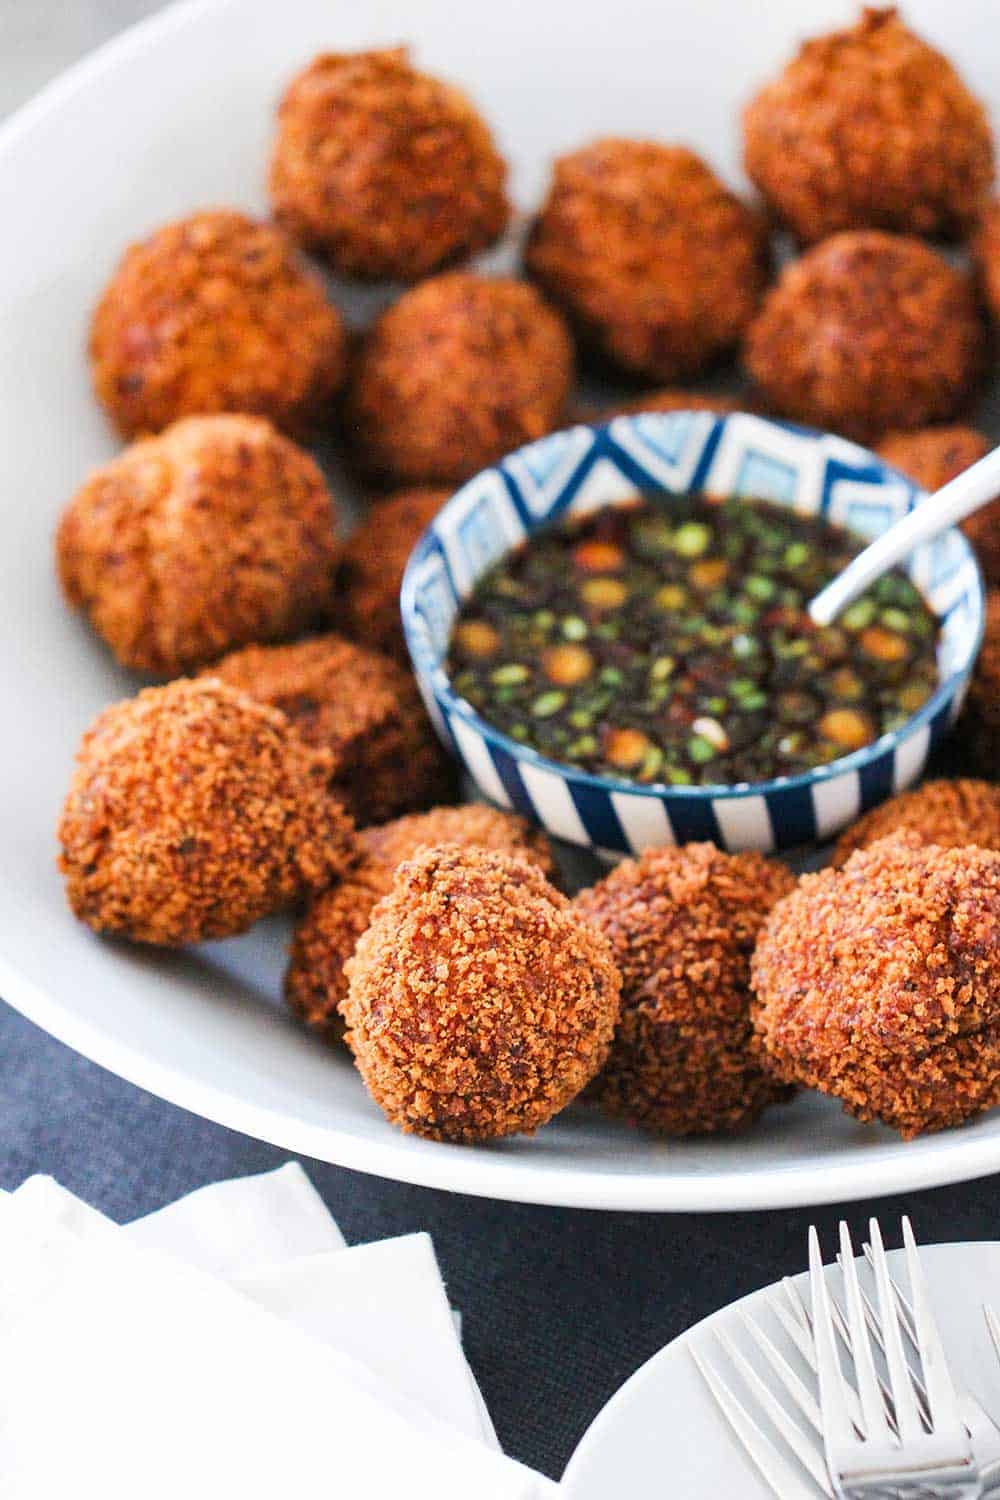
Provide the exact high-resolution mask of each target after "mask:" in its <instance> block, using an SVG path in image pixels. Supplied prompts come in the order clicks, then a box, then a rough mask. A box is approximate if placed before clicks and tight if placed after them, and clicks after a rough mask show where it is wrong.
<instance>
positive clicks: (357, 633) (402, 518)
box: [338, 489, 451, 662]
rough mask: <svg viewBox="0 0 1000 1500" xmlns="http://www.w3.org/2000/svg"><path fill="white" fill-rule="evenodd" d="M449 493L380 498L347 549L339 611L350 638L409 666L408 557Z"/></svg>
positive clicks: (425, 491) (406, 493)
mask: <svg viewBox="0 0 1000 1500" xmlns="http://www.w3.org/2000/svg"><path fill="white" fill-rule="evenodd" d="M450 495H451V490H447V489H416V490H402V491H400V492H399V493H398V494H395V495H390V496H389V498H388V499H386V500H380V501H379V502H378V504H377V505H374V506H373V507H372V510H371V512H370V514H369V515H368V516H367V517H366V518H365V520H364V521H362V523H361V525H360V526H359V527H358V529H357V531H356V532H355V533H354V535H353V536H352V537H351V539H350V541H349V542H348V543H347V545H346V547H345V548H344V552H343V557H342V565H341V570H340V591H339V596H338V609H339V610H341V611H342V612H343V615H344V616H345V619H346V627H345V628H346V629H347V631H348V634H349V635H352V636H353V637H354V638H355V639H356V640H359V641H363V642H364V643H365V644H366V645H369V646H375V647H377V648H378V650H379V651H385V652H386V653H387V654H388V655H389V656H394V657H397V658H398V659H399V660H400V661H402V662H408V661H409V656H408V655H407V650H406V641H405V639H404V637H403V622H402V620H401V619H400V614H399V590H400V586H401V584H402V582H403V572H404V570H405V568H406V564H407V562H408V561H409V557H410V553H411V552H412V551H413V549H414V547H415V546H416V544H417V541H418V539H419V538H420V536H421V535H422V533H423V532H424V531H426V530H427V527H428V526H429V525H430V523H431V521H432V520H433V519H434V517H435V516H436V515H437V513H438V511H439V510H440V509H441V507H442V505H444V503H445V501H446V500H447V499H448V498H449V496H450Z"/></svg>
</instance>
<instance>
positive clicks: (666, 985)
mask: <svg viewBox="0 0 1000 1500" xmlns="http://www.w3.org/2000/svg"><path fill="white" fill-rule="evenodd" d="M794 884H795V881H794V878H793V877H792V875H791V873H790V871H788V870H787V869H786V868H785V867H784V865H779V864H772V863H771V862H770V861H769V860H766V859H764V858H763V857H762V856H761V855H759V854H725V853H723V852H722V851H721V850H720V849H717V848H715V846H714V845H713V844H688V845H686V846H685V847H684V848H679V849H651V850H649V851H647V852H646V853H645V854H643V855H642V857H641V858H640V859H638V860H631V859H630V860H625V861H623V862H622V863H621V864H620V865H618V867H617V868H616V869H615V870H613V871H612V872H611V874H610V875H608V876H606V878H605V879H604V880H602V881H600V882H599V884H597V885H595V886H594V887H592V889H590V890H586V891H581V892H580V894H579V895H578V896H577V898H576V907H577V910H578V911H579V912H580V914H581V916H584V917H586V918H587V919H588V920H589V921H591V922H593V923H594V924H595V925H596V927H597V928H598V929H599V930H600V931H601V932H603V934H604V935H605V937H606V938H607V939H608V940H609V942H610V943H611V951H612V954H613V956H614V960H615V963H616V964H617V965H618V968H619V970H620V971H621V976H622V1011H621V1020H620V1021H619V1023H618V1029H617V1031H616V1032H615V1039H614V1042H613V1044H612V1047H611V1054H610V1056H609V1058H608V1061H607V1063H606V1064H605V1067H604V1071H603V1072H602V1073H601V1075H600V1077H599V1078H598V1079H597V1081H596V1083H595V1084H594V1088H593V1090H592V1094H593V1096H594V1097H595V1098H596V1099H597V1100H598V1101H599V1102H600V1104H601V1105H602V1107H603V1108H604V1109H605V1110H607V1112H608V1113H609V1114H612V1115H618V1116H621V1117H622V1118H624V1119H626V1120H629V1121H630V1122H631V1123H632V1124H635V1125H640V1126H643V1127H645V1128H647V1129H651V1130H656V1131H659V1132H662V1133H663V1134H664V1135H670V1136H684V1135H701V1134H706V1133H709V1132H714V1131H728V1130H735V1129H736V1128H737V1127H738V1126H740V1125H742V1124H744V1123H745V1122H746V1121H748V1120H751V1119H753V1118H754V1116H756V1115H757V1114H759V1113H760V1111H761V1110H762V1109H763V1108H764V1107H765V1105H767V1104H770V1103H772V1102H774V1101H775V1100H777V1099H781V1098H783V1097H785V1095H786V1093H787V1090H786V1089H784V1088H783V1087H781V1086H780V1085H776V1084H775V1082H774V1080H773V1079H771V1078H769V1077H768V1076H767V1074H766V1073H765V1072H763V1071H762V1069H761V1067H760V1063H759V1060H758V1059H757V1058H756V1057H755V1056H754V1055H753V1053H752V1050H751V1042H752V1028H751V1025H750V990H749V980H750V954H751V951H752V949H753V945H754V941H755V939H756V937H757V933H758V932H759V930H760V928H761V926H762V924H763V922H764V919H765V917H766V916H767V914H768V912H769V911H770V910H771V908H772V906H773V905H774V903H775V902H776V901H777V900H778V899H779V897H781V896H784V895H786V894H787V892H788V891H789V890H791V889H792V887H793V886H794Z"/></svg>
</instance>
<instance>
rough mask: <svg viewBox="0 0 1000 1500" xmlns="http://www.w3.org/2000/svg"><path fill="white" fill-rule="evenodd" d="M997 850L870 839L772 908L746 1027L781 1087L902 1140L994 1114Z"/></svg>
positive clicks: (998, 1081)
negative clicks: (830, 1102) (826, 1099)
mask: <svg viewBox="0 0 1000 1500" xmlns="http://www.w3.org/2000/svg"><path fill="white" fill-rule="evenodd" d="M998 952H1000V853H997V852H996V850H993V849H980V848H976V847H975V846H971V845H970V846H968V847H966V848H952V849H942V848H941V847H940V846H939V845H937V844H924V843H922V842H921V840H920V839H919V838H918V837H917V836H916V835H914V834H912V833H911V834H897V835H895V836H893V837H891V838H886V839H881V840H880V841H879V842H878V843H876V844H872V845H871V847H870V848H868V849H859V850H857V851H856V852H855V853H854V854H852V855H851V857H850V859H849V860H848V861H847V863H846V865H844V866H843V868H842V869H839V870H834V869H827V870H821V871H820V872H819V873H818V874H816V875H806V876H804V877H803V879H802V880H801V881H800V883H799V886H798V888H797V890H795V891H794V892H793V894H792V895H790V896H788V897H787V898H786V899H785V900H784V901H781V902H779V904H778V905H777V906H776V907H775V909H774V911H773V913H772V914H771V917H770V918H769V920H768V922H767V925H766V927H765V928H764V931H763V933H762V935H761V937H760V940H759V942H758V944H757V949H756V952H755V954H754V959H753V987H754V990H755V993H756V999H755V1002H754V1023H755V1026H756V1028H757V1032H758V1035H759V1037H760V1040H761V1043H762V1045H763V1048H764V1049H765V1052H766V1055H767V1058H768V1060H769V1063H770V1065H771V1067H772V1068H773V1069H774V1071H775V1073H776V1074H777V1076H778V1077H780V1078H783V1079H785V1080H786V1081H787V1082H788V1083H798V1084H803V1085H805V1086H807V1087H809V1088H816V1089H820V1090H821V1091H822V1092H823V1093H825V1094H833V1095H834V1097H835V1098H838V1099H840V1100H841V1101H842V1102H843V1105H844V1108H845V1110H847V1112H848V1113H849V1114H852V1115H855V1116H856V1117H857V1118H858V1119H859V1120H881V1121H883V1122H884V1123H885V1124H886V1125H891V1126H892V1127H893V1129H895V1130H898V1131H899V1133H900V1134H901V1135H902V1136H903V1137H904V1139H907V1140H909V1139H911V1138H912V1137H913V1136H916V1135H919V1134H920V1133H921V1132H922V1131H925V1130H940V1129H942V1128H943V1127H944V1126H946V1125H957V1124H958V1123H959V1122H960V1121H962V1120H965V1119H968V1118H969V1116H970V1115H974V1114H978V1113H979V1112H980V1111H981V1110H984V1109H991V1108H992V1107H993V1106H994V1105H995V1104H1000V965H998V963H997V953H998Z"/></svg>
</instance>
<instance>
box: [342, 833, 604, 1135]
mask: <svg viewBox="0 0 1000 1500" xmlns="http://www.w3.org/2000/svg"><path fill="white" fill-rule="evenodd" d="M346 967H347V976H348V980H349V982H350V989H349V991H348V995H347V1000H346V1001H345V1004H344V1016H345V1019H346V1021H347V1024H348V1028H349V1030H348V1043H349V1045H350V1047H351V1050H352V1051H353V1053H354V1060H355V1062H356V1064H357V1067H358V1070H359V1071H360V1073H361V1076H362V1078H363V1079H364V1080H365V1083H366V1084H367V1085H368V1089H369V1092H370V1093H371V1095H372V1098H373V1099H374V1100H375V1102H376V1104H378V1106H379V1107H380V1108H381V1109H382V1110H383V1112H384V1113H385V1114H386V1115H387V1117H388V1118H389V1119H390V1120H391V1121H392V1122H393V1124H395V1125H398V1126H400V1127H401V1128H402V1129H403V1130H405V1131H409V1132H413V1133H414V1134H417V1135H424V1136H429V1137H431V1138H432V1139H436V1140H448V1141H464V1142H472V1141H482V1140H490V1139H494V1138H496V1137H498V1136H505V1135H513V1134H515V1133H516V1132H518V1131H524V1132H526V1133H529V1134H530V1133H531V1132H532V1131H534V1130H537V1129H538V1127H539V1126H540V1125H544V1124H545V1122H546V1121H547V1120H549V1119H551V1118H552V1116H553V1115H554V1114H557V1113H558V1112H559V1110H561V1109H563V1108H564V1107H565V1106H566V1105H567V1104H569V1102H570V1101H571V1100H572V1099H573V1098H575V1097H576V1095H577V1094H578V1093H579V1092H580V1090H581V1089H582V1088H584V1087H585V1086H586V1084H587V1083H589V1082H590V1080H591V1078H593V1076H594V1074H595V1073H596V1072H597V1071H598V1069H599V1068H600V1066H601V1064H602V1063H603V1062H604V1059H605V1057H606V1056H607V1051H608V1047H609V1045H610V1042H611V1035H612V1032H613V1031H614V1027H615V1021H616V1020H617V1017H618V1001H619V988H620V979H619V975H618V971H617V969H616V968H615V966H614V964H613V962H612V959H611V952H610V947H609V945H608V943H607V942H606V940H605V939H604V938H603V937H602V936H601V935H600V933H599V932H597V930H596V929H595V928H593V927H592V926H590V924H589V923H587V922H585V921H583V920H582V919H581V918H580V917H579V916H578V915H577V914H576V912H575V911H574V910H573V908H572V907H571V905H570V903H569V901H567V899H566V897H565V896H561V895H560V894H559V893H558V892H557V891H556V890H554V889H553V887H552V886H550V885H549V884H548V882H547V881H546V879H545V877H544V876H543V875H542V873H541V871H540V870H539V869H537V867H536V866H534V865H532V864H530V863H529V862H528V861H527V860H525V859H522V858H520V857H519V856H515V855H511V854H502V853H500V852H498V851H497V850H492V849H491V850H487V849H460V848H456V847H454V846H453V845H445V846H442V847H440V848H430V849H427V848H424V849H421V850H420V852H419V853H418V854H416V855H415V856H414V858H413V859H412V860H407V861H406V862H405V863H404V864H402V865H400V867H399V869H398V870H397V871H396V876H395V880H394V882H393V887H392V891H391V892H390V894H389V895H388V896H385V897H384V898H383V899H382V901H380V902H379V904H378V906H377V907H376V908H375V912H374V914H373V917H372V922H371V925H370V927H369V928H368V930H367V931H366V932H364V933H363V934H362V936H361V937H360V939H359V940H358V945H357V947H356V949H355V951H354V956H353V957H352V958H350V959H349V960H348V962H347V966H346Z"/></svg>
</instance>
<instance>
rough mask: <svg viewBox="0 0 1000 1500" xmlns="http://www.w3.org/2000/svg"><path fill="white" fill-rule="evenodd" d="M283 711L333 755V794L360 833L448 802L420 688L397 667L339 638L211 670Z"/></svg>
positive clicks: (268, 650) (448, 783)
mask: <svg viewBox="0 0 1000 1500" xmlns="http://www.w3.org/2000/svg"><path fill="white" fill-rule="evenodd" d="M208 674H209V675H211V676H213V677H219V678H221V679H222V681H223V682H228V683H230V684H231V685H232V686H233V687H237V688H240V689H241V690H242V691H243V692H245V693H249V695H250V697H251V698H256V699H257V700H258V701H259V702H261V703H267V704H269V705H270V706H271V707H272V708H279V709H281V711H282V713H284V714H285V715H287V717H288V718H289V719H290V720H291V722H292V724H293V725H294V726H295V728H296V729H297V730H298V732H299V734H300V735H301V736H302V738H303V739H304V740H305V741H306V742H307V744H310V745H318V746H323V747H324V748H325V749H327V750H329V751H330V752H331V753H332V755H333V770H332V776H331V780H330V785H331V788H332V790H333V793H334V795H335V796H336V797H337V798H338V799H339V800H340V801H341V802H342V803H343V804H344V806H345V807H346V808H347V810H348V811H349V812H350V814H351V816H352V817H353V818H354V819H355V821H356V822H357V823H359V824H364V823H380V822H383V821H384V820H385V819H386V818H391V817H394V816H395V815H396V814H397V813H402V812H409V811H410V810H411V809H413V808H417V807H426V806H427V805H428V803H432V802H439V801H443V800H445V799H446V798H447V797H448V796H449V795H450V793H451V791H452V788H453V783H454V770H453V765H452V762H451V761H450V759H449V758H448V756H447V755H446V753H445V751H444V749H443V748H442V746H441V745H440V744H439V742H438V740H437V737H436V735H435V734H434V731H433V729H432V728H431V725H430V721H429V720H428V718H427V715H426V713H425V711H424V707H423V704H422V702H421V700H420V693H419V691H418V689H417V685H416V683H415V682H414V680H413V678H412V677H411V676H410V674H409V673H408V672H406V671H404V670H403V668H402V667H400V666H399V665H398V663H397V662H394V661H391V660H390V659H389V657H387V656H382V655H381V654H380V653H379V652H377V651H369V650H367V649H366V648H365V647H362V646H356V645H354V644H353V642H351V641H345V640H342V639H341V638H340V637H339V636H336V635H324V636H317V637H315V638H314V639H313V640H308V641H299V642H297V643H296V644H295V645H292V646H270V647H268V646H248V647H247V648H246V650H244V651H236V652H233V653H232V655H230V656H225V657H223V659H222V660H221V661H220V662H217V663H216V664H215V665H214V666H213V667H210V668H209V669H208Z"/></svg>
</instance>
